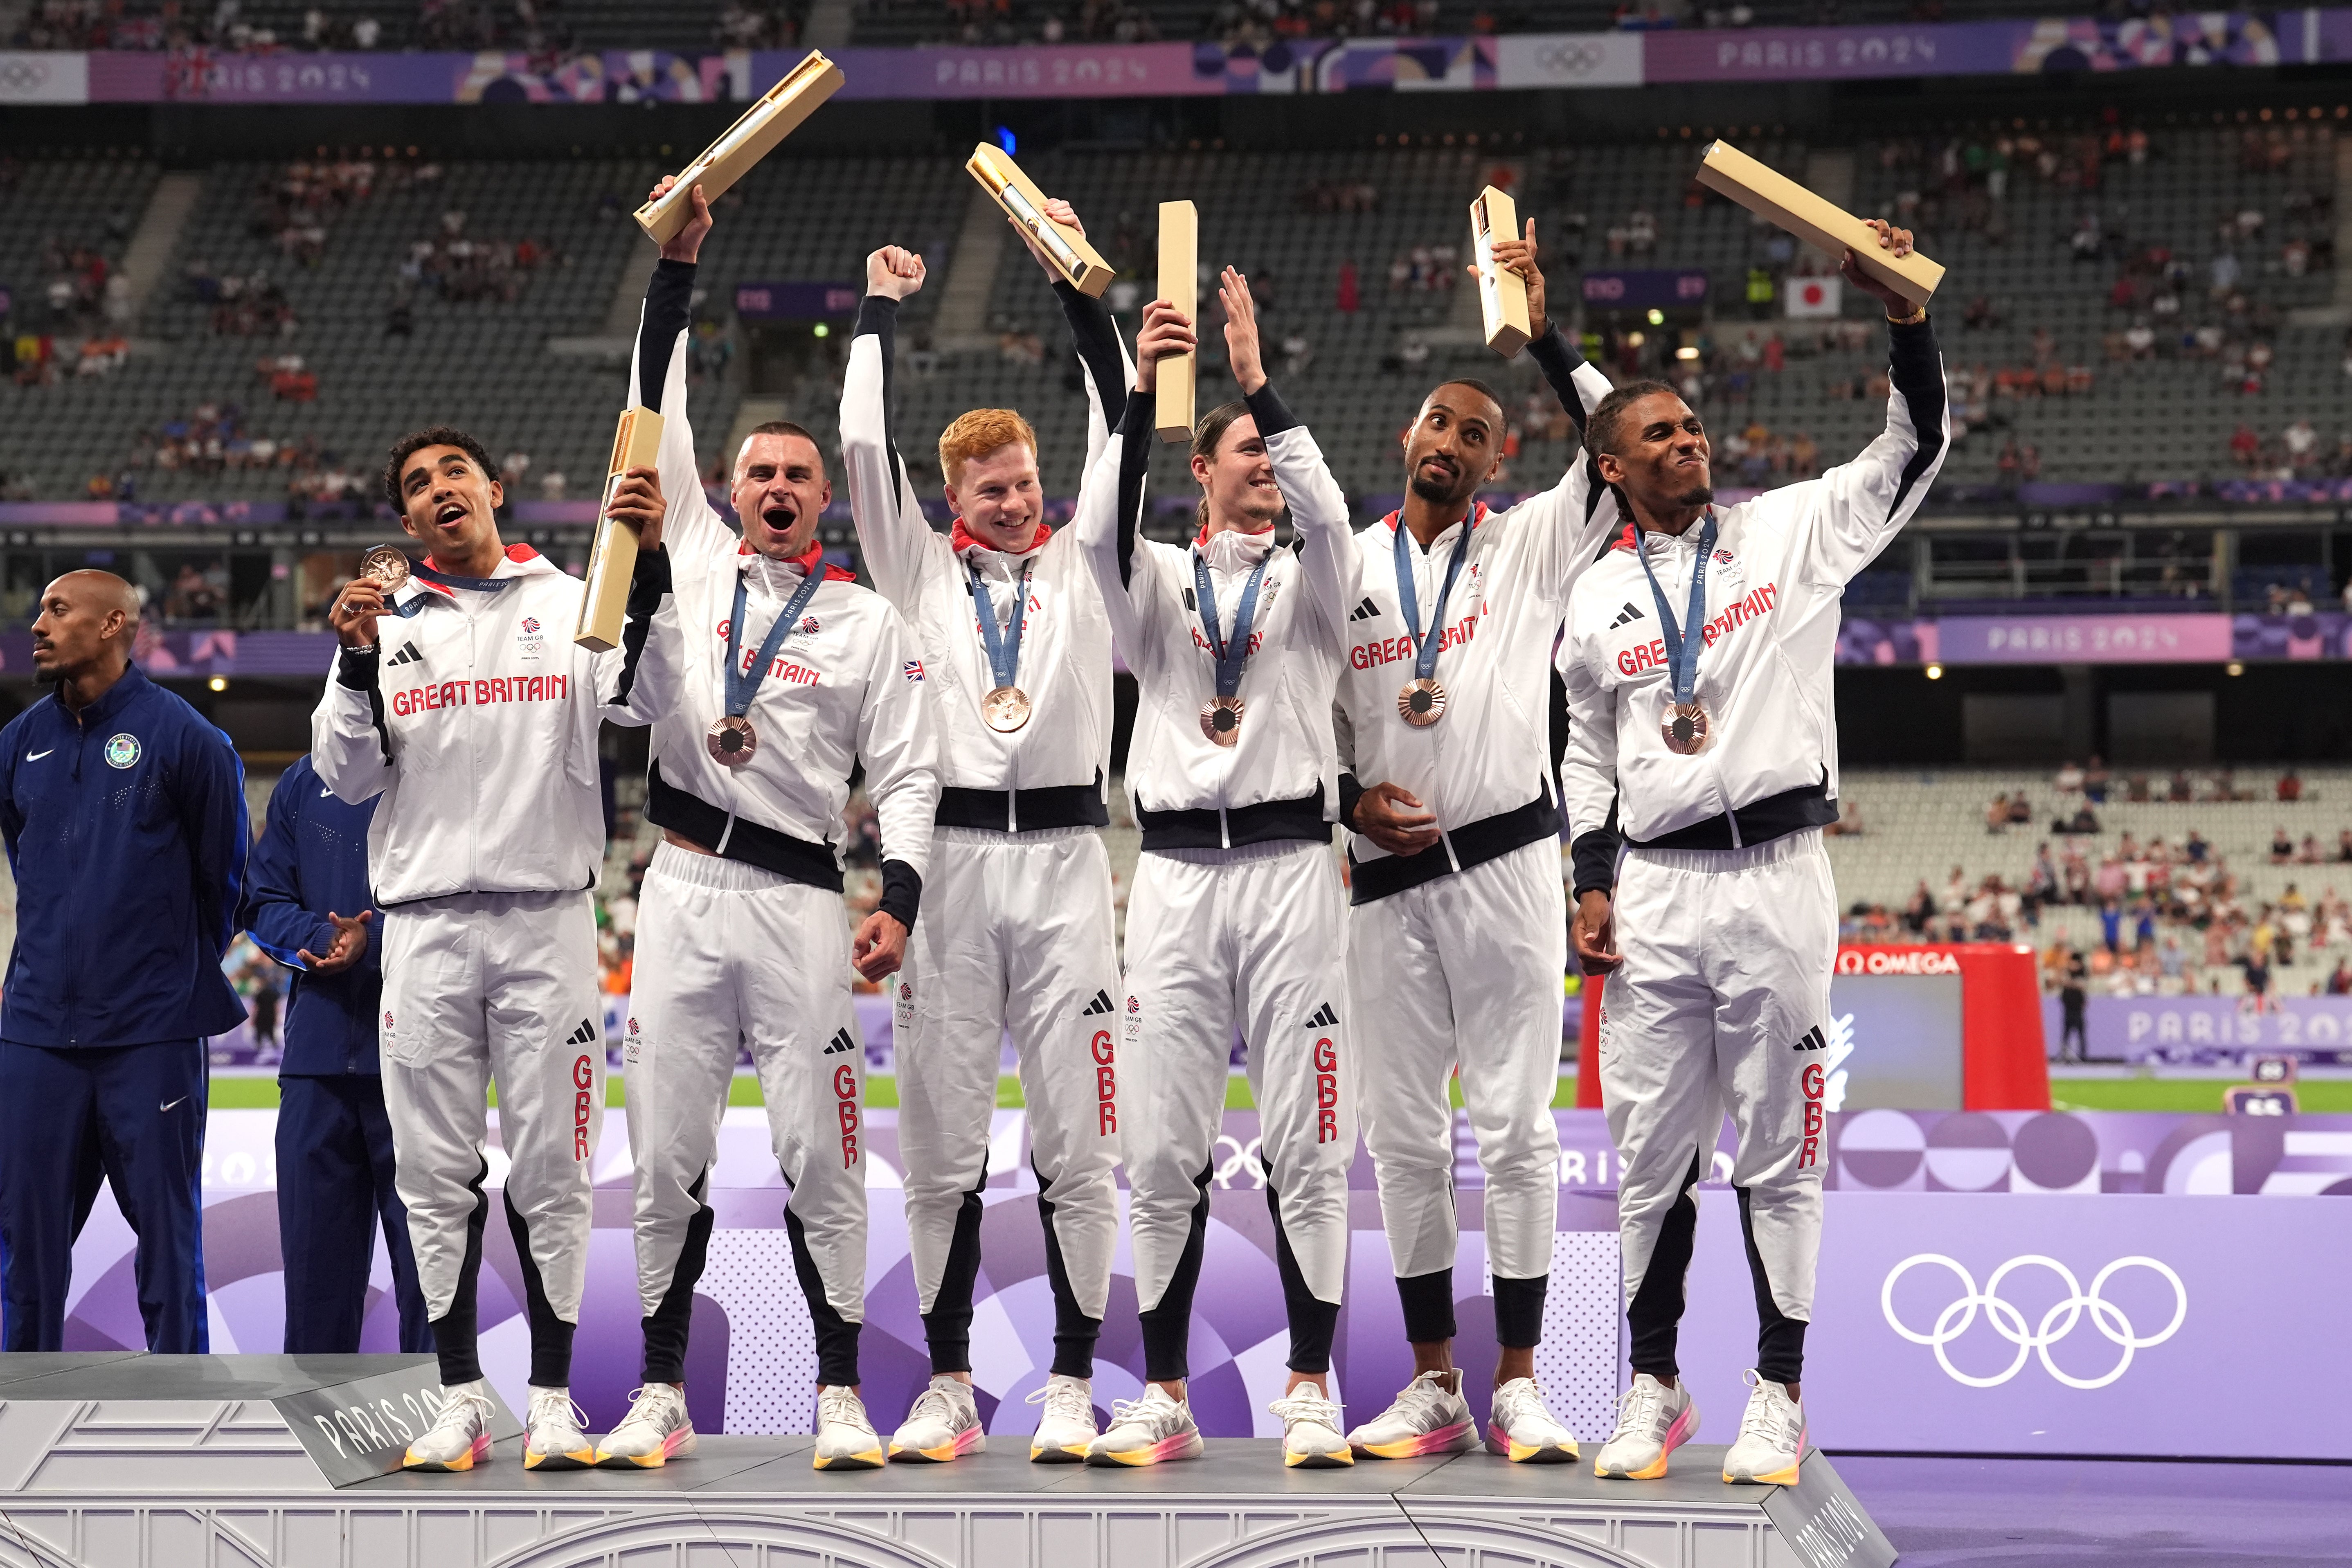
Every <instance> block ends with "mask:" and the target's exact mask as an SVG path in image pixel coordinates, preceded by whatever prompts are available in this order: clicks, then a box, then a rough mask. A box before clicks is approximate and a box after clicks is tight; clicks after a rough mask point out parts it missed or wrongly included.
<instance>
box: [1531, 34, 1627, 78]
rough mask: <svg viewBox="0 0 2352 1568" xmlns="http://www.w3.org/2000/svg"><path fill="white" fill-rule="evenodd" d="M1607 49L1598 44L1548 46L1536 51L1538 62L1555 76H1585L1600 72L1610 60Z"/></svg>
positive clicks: (1563, 43)
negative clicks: (1592, 72)
mask: <svg viewBox="0 0 2352 1568" xmlns="http://www.w3.org/2000/svg"><path fill="white" fill-rule="evenodd" d="M1608 58H1609V57H1608V52H1607V50H1606V48H1605V47H1602V46H1601V45H1597V44H1578V43H1566V42H1562V43H1554V44H1546V45H1544V46H1543V47H1540V48H1539V49H1538V50H1537V51H1536V61H1537V63H1538V64H1539V65H1540V66H1542V67H1543V68H1544V69H1546V70H1548V71H1549V72H1551V73H1552V74H1553V75H1555V76H1583V75H1585V74H1586V73H1588V72H1591V71H1596V70H1599V69H1600V68H1601V66H1602V65H1603V64H1605V63H1606V62H1607V60H1608Z"/></svg>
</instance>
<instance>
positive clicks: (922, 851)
mask: <svg viewBox="0 0 2352 1568" xmlns="http://www.w3.org/2000/svg"><path fill="white" fill-rule="evenodd" d="M694 273H695V268H694V267H693V265H692V264H690V263H684V262H676V261H667V260H666V261H663V262H661V263H660V264H659V265H658V267H657V268H656V273H655V277H654V279H653V281H652V283H651V285H650V286H649V287H648V289H647V290H646V309H645V321H644V325H643V327H642V328H641V330H640V333H639V346H638V354H637V359H636V363H635V373H634V374H633V377H632V381H631V386H630V396H631V398H632V400H633V401H642V402H646V403H648V404H649V405H652V404H651V399H649V398H648V397H647V396H646V393H647V389H649V388H658V394H657V395H658V398H659V402H658V404H657V405H654V406H657V407H658V409H659V411H660V413H661V415H662V416H663V421H664V424H663V430H662V445H661V451H660V457H659V468H660V472H661V476H662V489H663V492H664V494H665V495H667V496H669V497H670V498H672V499H671V500H670V507H669V516H668V519H667V521H666V522H665V524H664V542H665V545H666V547H667V553H668V555H669V557H670V564H671V574H672V580H673V583H674V593H675V598H676V610H677V613H676V616H675V617H674V620H675V626H676V630H675V632H674V633H673V634H672V635H673V636H674V637H676V638H677V645H678V646H677V666H678V677H677V691H678V696H677V701H676V702H675V703H674V704H673V705H672V706H671V707H670V708H669V709H668V710H667V711H665V712H664V713H662V714H661V715H660V716H659V717H658V718H657V719H656V721H655V725H654V737H653V759H652V766H651V768H650V770H649V772H648V780H647V783H648V788H647V798H646V816H647V818H648V820H650V821H652V822H654V823H656V824H657V825H658V826H662V827H664V828H666V829H668V830H670V831H672V832H675V833H677V834H679V835H681V836H683V837H686V838H688V839H690V840H691V841H693V842H694V843H696V844H698V845H700V846H701V847H704V848H705V849H709V850H713V851H715V852H716V853H715V854H714V855H710V856H701V855H696V854H695V853H694V852H693V851H691V850H688V849H683V848H680V847H676V846H673V845H667V844H665V845H664V846H663V847H661V848H660V849H659V850H657V851H656V858H655V862H654V865H653V866H652V867H651V868H649V869H648V871H647V875H646V887H645V891H644V897H643V899H642V900H641V902H640V906H639V910H638V915H637V962H636V965H635V989H634V990H633V992H632V994H631V997H630V1009H629V1010H630V1018H629V1025H628V1030H629V1033H628V1037H627V1040H626V1042H625V1050H624V1058H623V1060H624V1067H625V1071H626V1073H627V1077H628V1086H629V1097H630V1106H631V1113H630V1117H629V1134H630V1143H631V1152H632V1153H633V1154H634V1155H635V1161H636V1188H637V1190H636V1243H637V1259H638V1285H639V1289H640V1291H641V1293H642V1295H643V1297H644V1303H645V1310H646V1316H647V1319H648V1320H649V1321H648V1325H647V1345H646V1352H647V1365H648V1371H647V1373H646V1375H647V1376H649V1377H656V1378H657V1379H659V1380H661V1381H671V1380H673V1379H672V1375H671V1369H672V1368H675V1369H677V1370H676V1373H675V1375H676V1376H683V1375H684V1373H683V1359H682V1358H683V1355H684V1352H685V1342H686V1328H687V1316H688V1308H689V1305H690V1300H691V1294H692V1289H693V1283H694V1281H693V1279H691V1278H689V1277H688V1273H687V1271H688V1269H690V1268H693V1267H694V1264H695V1263H698V1261H699V1258H700V1248H699V1247H691V1248H689V1247H688V1229H689V1226H692V1225H693V1224H694V1223H696V1222H697V1220H698V1216H701V1215H708V1214H709V1208H708V1206H707V1200H708V1194H707V1193H705V1192H704V1190H703V1186H702V1184H703V1183H704V1182H705V1181H706V1179H707V1177H708V1174H709V1167H710V1163H711V1161H712V1160H713V1159H714V1158H715V1156H716V1152H717V1146H718V1144H717V1140H718V1132H719V1118H720V1116H721V1114H722V1113H723V1112H724V1110H725V1109H726V1103H727V1086H728V1083H729V1081H730V1078H731V1076H732V1073H733V1070H734V1065H735V1061H736V1049H737V1043H738V1041H739V1039H743V1040H749V1041H750V1043H751V1048H752V1055H753V1058H754V1060H755V1062H756V1064H757V1066H758V1069H759V1073H760V1079H761V1098H762V1099H763V1100H764V1101H765V1103H766V1106H767V1111H768V1122H769V1129H770V1132H771V1134H772V1138H773V1141H774V1145H775V1152H776V1158H777V1162H778V1163H779V1165H780V1167H781V1168H782V1172H783V1174H784V1178H785V1180H786V1181H787V1182H788V1183H789V1184H791V1186H792V1197H791V1201H790V1205H789V1207H788V1211H787V1212H788V1215H789V1216H790V1218H791V1221H792V1222H793V1223H792V1224H791V1225H790V1226H789V1228H790V1229H791V1231H792V1244H793V1257H794V1263H795V1266H796V1268H797V1269H798V1271H799V1273H800V1277H801V1281H802V1285H803V1291H804V1292H805V1293H806V1294H807V1296H808V1300H809V1306H810V1311H811V1316H812V1318H813V1319H814V1321H815V1325H816V1329H817V1339H818V1357H819V1362H820V1367H819V1373H818V1375H819V1381H820V1382H821V1383H824V1384H835V1383H841V1384H854V1383H855V1382H856V1363H855V1359H854V1358H855V1353H856V1333H855V1325H856V1324H857V1323H859V1322H860V1321H863V1316H864V1301H865V1276H866V1163H865V1160H864V1156H863V1151H862V1149H861V1148H860V1146H859V1142H858V1140H857V1137H856V1130H857V1125H858V1121H859V1117H860V1114H861V1113H860V1111H859V1110H858V1100H857V1091H858V1089H859V1087H860V1083H861V1075H862V1071H863V1068H864V1061H865V1052H864V1049H863V1047H860V1046H857V1045H856V1043H855V1042H856V1039H857V1031H856V1017H855V1015H854V1013H853V1010H852V1006H851V1002H850V979H851V971H850V969H849V965H848V942H847V930H846V923H845V919H844V915H843V910H842V905H841V889H842V875H841V859H840V854H841V851H840V845H839V840H840V837H841V823H842V810H843V807H844V806H845V805H846V804H847V801H848V797H849V776H850V773H851V771H852V769H853V768H855V767H856V765H857V764H858V763H860V762H863V763H864V764H865V768H866V792H867V795H868V796H869V798H871V799H872V801H873V803H874V808H875V813H876V815H877V817H878V818H879V819H880V827H881V838H882V857H883V885H884V892H883V898H882V903H881V907H882V909H883V910H884V911H885V912H887V913H889V914H892V915H894V916H896V917H897V918H898V920H899V921H901V922H902V923H904V924H906V925H908V927H910V928H911V927H913V926H915V925H916V924H917V923H918V921H917V903H918V900H919V896H920V893H921V890H922V879H923V877H924V875H925V873H926V872H927V870H928V868H929V862H930V842H931V817H932V814H933V812H934V810H935V809H936V806H937V805H938V799H939V783H938V774H937V757H936V753H937V746H936V742H935V738H934V732H933V729H932V723H931V714H930V710H929V705H928V704H927V703H926V702H925V701H924V700H923V689H924V680H925V676H926V671H925V668H924V665H923V662H922V660H921V658H920V657H919V652H918V649H917V647H916V643H915V638H914V637H913V635H912V634H911V632H910V631H909V629H908V626H907V625H906V623H905V622H904V621H903V620H902V619H901V618H900V617H899V616H898V612H897V611H896V610H895V609H893V608H891V606H890V605H889V604H888V603H887V601H886V600H884V599H883V598H882V597H881V595H877V594H876V593H874V592H873V591H871V590H870V589H867V588H864V587H861V586H859V585H858V584H857V582H856V578H854V577H853V576H852V575H851V574H848V573H846V572H844V571H841V570H840V569H838V568H836V567H828V566H826V565H824V562H823V559H822V553H823V552H822V548H821V547H820V546H816V545H812V546H811V547H810V549H809V551H808V552H807V554H805V555H804V556H802V557H800V558H798V559H797V560H793V561H777V560H772V559H770V558H769V557H766V556H762V555H760V554H758V553H756V552H752V551H751V549H750V547H749V546H748V545H745V544H744V543H742V542H741V541H740V539H739V537H738V536H737V534H736V533H735V531H733V530H732V529H731V528H730V527H729V526H728V525H727V523H726V522H725V521H723V520H721V519H720V518H719V515H718V513H717V512H716V511H714V510H712V509H711V506H710V503H709V500H708V499H707V498H706V496H705V495H704V492H703V489H702V487H701V484H700V483H699V481H698V477H697V473H698V470H697V466H696V461H695V453H694V433H693V429H692V426H691V425H690V424H689V423H688V417H687V390H686V352H685V348H684V339H685V333H686V330H687V322H688V302H689V300H690V299H691V296H692V290H693V281H694ZM810 572H816V573H820V574H823V579H822V581H821V582H820V583H819V584H818V586H817V588H816V590H815V592H814V595H813V596H812V597H810V598H809V600H808V601H807V602H806V604H805V605H804V606H803V609H802V612H801V619H800V622H799V625H798V626H796V627H795V628H794V629H793V631H791V632H790V633H788V634H786V636H785V637H784V638H783V640H782V642H781V643H780V644H779V645H778V646H777V648H776V652H775V654H774V656H773V658H772V660H771V662H770V664H769V667H768V673H767V675H766V677H765V679H762V680H761V684H760V686H759V688H758V689H757V691H756V693H755V694H754V696H753V698H752V700H751V708H750V710H749V711H748V713H747V715H746V716H747V717H748V718H749V719H750V720H751V724H752V727H753V729H754V731H755V732H756V734H757V737H758V744H757V746H756V748H755V750H754V751H753V752H752V755H751V760H750V761H749V762H748V763H745V764H744V765H743V766H741V767H740V768H726V767H721V766H720V765H719V763H717V762H716V761H715V760H713V759H712V757H711V756H710V753H709V748H708V746H707V744H706V742H705V736H706V734H707V732H708V731H709V728H710V726H711V725H712V724H713V723H715V722H716V721H718V720H719V717H720V716H721V715H723V714H724V713H725V712H726V698H727V681H726V664H727V650H728V632H729V622H730V618H731V617H732V616H733V614H734V602H735V592H736V586H737V584H738V582H739V581H740V582H742V583H743V584H745V589H746V598H745V609H744V617H743V618H744V622H745V624H744V626H742V628H741V631H740V637H738V638H737V656H738V658H739V660H740V663H739V666H738V668H739V669H741V670H748V669H749V668H750V667H751V661H752V660H753V659H755V658H757V657H758V653H759V649H760V647H761V644H762V642H763V641H764V640H765V638H766V637H767V635H768V633H769V631H770V630H771V628H772V627H773V626H774V625H775V619H776V616H778V615H779V614H781V613H782V611H783V610H784V609H785V608H786V607H787V606H788V605H789V603H790V601H791V600H792V599H793V597H794V595H796V594H797V592H798V591H799V589H800V587H801V585H802V584H803V582H804V581H805V580H806V574H808V573H810ZM657 635H658V634H657ZM785 933H790V935H789V937H788V938H787V937H786V935H785ZM779 942H782V947H781V948H780V947H779V946H778V943H779ZM786 954H789V955H790V956H789V958H787V957H785V956H782V955H786ZM845 1040H847V1041H849V1042H851V1044H850V1045H849V1046H847V1047H845V1046H844V1044H843V1042H844V1041H845ZM699 1223H701V1224H703V1225H706V1226H707V1225H708V1224H709V1220H708V1219H707V1218H702V1219H700V1221H699ZM689 1256H690V1258H691V1259H692V1261H691V1262H688V1261H686V1259H687V1258H688V1257H689ZM812 1287H814V1288H812ZM666 1308H667V1309H670V1310H671V1312H672V1315H671V1316H670V1317H667V1318H666V1317H665V1309H666Z"/></svg>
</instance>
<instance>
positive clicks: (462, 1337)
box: [433, 1301, 482, 1388]
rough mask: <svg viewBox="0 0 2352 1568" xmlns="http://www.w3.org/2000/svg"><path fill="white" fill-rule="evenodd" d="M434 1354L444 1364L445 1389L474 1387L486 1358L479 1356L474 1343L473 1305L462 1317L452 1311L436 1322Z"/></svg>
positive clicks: (443, 1381)
mask: <svg viewBox="0 0 2352 1568" xmlns="http://www.w3.org/2000/svg"><path fill="white" fill-rule="evenodd" d="M433 1353H434V1355H435V1357H436V1359H438V1360H439V1362H440V1363H441V1386H442V1387H444V1388H455V1387H457V1385H458V1384H461V1383H471V1382H473V1381H474V1380H475V1379H477V1378H478V1377H480V1376H481V1375H482V1358H481V1356H480V1355H479V1354H478V1353H477V1349H476V1344H475V1339H474V1312H473V1303H472V1302H470V1301H468V1302H467V1303H466V1307H465V1310H464V1311H463V1313H462V1314H461V1313H460V1312H459V1310H458V1309H457V1308H455V1307H452V1308H451V1309H450V1310H449V1312H448V1315H447V1316H446V1317H439V1318H436V1319H434V1320H433Z"/></svg>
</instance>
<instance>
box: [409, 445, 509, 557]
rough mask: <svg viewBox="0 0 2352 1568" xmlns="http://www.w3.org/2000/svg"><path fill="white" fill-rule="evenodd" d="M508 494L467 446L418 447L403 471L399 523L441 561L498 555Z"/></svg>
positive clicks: (411, 454)
mask: <svg viewBox="0 0 2352 1568" xmlns="http://www.w3.org/2000/svg"><path fill="white" fill-rule="evenodd" d="M505 500H506V490H505V489H504V488H503V487H501V486H500V485H499V481H498V480H496V479H492V478H490V477H489V476H488V474H486V473H484V472H483V471H482V469H481V468H480V466H479V465H478V464H477V463H476V462H475V461H474V459H473V458H471V457H470V456H468V455H467V452H466V449H465V448H464V447H418V448H417V449H416V450H415V451H414V452H411V453H410V454H409V455H408V460H407V461H406V462H404V463H403V464H402V465H401V468H400V521H401V526H402V527H404V528H405V529H407V530H408V532H409V535H410V536H411V537H412V538H414V539H415V540H416V541H417V542H419V543H421V544H423V545H424V546H425V549H427V550H429V551H431V552H433V554H434V556H435V557H436V558H437V559H439V560H442V561H462V560H466V559H467V558H469V557H472V556H474V555H476V554H478V553H479V552H481V551H482V550H483V547H484V545H485V543H486V542H488V544H489V548H490V552H492V553H495V552H496V549H497V546H496V543H495V542H496V540H497V539H498V533H499V523H498V510H499V506H501V505H502V504H504V502H505Z"/></svg>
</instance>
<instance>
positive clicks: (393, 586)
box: [360, 544, 408, 594]
mask: <svg viewBox="0 0 2352 1568" xmlns="http://www.w3.org/2000/svg"><path fill="white" fill-rule="evenodd" d="M360 575H361V576H362V577H365V578H367V579H369V580H370V581H371V582H373V583H376V584H381V585H382V586H383V591H384V592H385V593H386V594H394V593H397V592H398V591H399V590H400V588H401V586H402V585H403V584H405V583H406V582H407V581H408V552H406V551H404V550H403V549H402V548H401V547H400V546H399V545H397V544H379V545H377V546H376V547H375V548H374V549H373V550H371V551H369V552H367V553H366V554H365V555H362V556H361V557H360Z"/></svg>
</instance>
